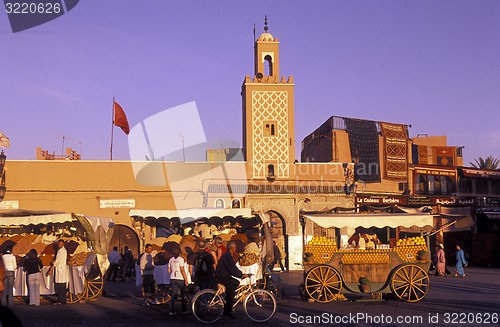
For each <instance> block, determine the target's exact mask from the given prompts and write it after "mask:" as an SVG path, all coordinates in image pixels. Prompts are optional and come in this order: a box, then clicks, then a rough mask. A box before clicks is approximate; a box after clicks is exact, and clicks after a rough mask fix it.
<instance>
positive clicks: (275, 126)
mask: <svg viewBox="0 0 500 327" xmlns="http://www.w3.org/2000/svg"><path fill="white" fill-rule="evenodd" d="M268 30H269V27H268V26H267V16H266V18H265V22H264V33H262V34H261V35H260V36H259V38H258V39H257V40H256V41H255V44H254V61H255V72H254V76H253V77H250V76H246V77H245V81H244V82H243V86H242V93H241V95H242V100H243V152H244V154H245V160H246V161H247V162H248V163H249V164H250V167H251V170H250V171H251V173H250V177H251V178H254V179H265V178H267V179H269V180H274V179H288V178H289V177H290V165H291V164H293V162H294V160H295V150H294V148H295V140H294V110H293V107H294V83H293V76H290V77H288V78H285V77H284V76H280V66H279V42H278V38H275V37H274V36H273V35H272V34H271V33H269V32H268Z"/></svg>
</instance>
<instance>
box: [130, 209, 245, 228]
mask: <svg viewBox="0 0 500 327" xmlns="http://www.w3.org/2000/svg"><path fill="white" fill-rule="evenodd" d="M129 215H130V217H132V218H134V219H148V218H149V219H161V218H163V219H179V220H180V222H181V224H182V225H183V224H188V223H190V222H194V221H197V220H201V219H205V218H207V219H210V218H226V217H230V218H254V215H252V209H251V208H189V209H178V210H138V209H131V210H130V212H129Z"/></svg>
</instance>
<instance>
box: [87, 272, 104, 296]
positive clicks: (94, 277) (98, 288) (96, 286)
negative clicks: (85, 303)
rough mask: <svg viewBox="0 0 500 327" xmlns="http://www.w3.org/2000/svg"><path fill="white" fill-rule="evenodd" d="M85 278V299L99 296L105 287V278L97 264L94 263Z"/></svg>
mask: <svg viewBox="0 0 500 327" xmlns="http://www.w3.org/2000/svg"><path fill="white" fill-rule="evenodd" d="M85 279H86V280H85V291H84V293H85V299H86V300H90V299H93V298H95V297H97V296H98V295H99V294H100V293H101V292H102V289H103V287H104V278H103V277H102V274H101V270H100V269H99V266H98V265H97V264H95V263H94V264H93V265H92V266H91V267H90V270H89V272H88V273H87V275H86V276H85Z"/></svg>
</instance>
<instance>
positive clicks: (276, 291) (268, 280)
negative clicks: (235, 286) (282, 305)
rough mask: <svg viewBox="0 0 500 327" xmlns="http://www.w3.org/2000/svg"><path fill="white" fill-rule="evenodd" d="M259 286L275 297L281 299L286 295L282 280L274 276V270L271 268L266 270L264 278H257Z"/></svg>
mask: <svg viewBox="0 0 500 327" xmlns="http://www.w3.org/2000/svg"><path fill="white" fill-rule="evenodd" d="M257 288H260V289H263V290H268V291H269V292H271V293H272V294H273V295H274V297H275V298H277V299H280V300H283V299H284V297H285V296H284V292H283V289H282V286H281V282H280V281H277V280H274V279H273V278H272V271H271V270H270V269H269V268H266V269H265V270H264V276H262V279H259V280H257Z"/></svg>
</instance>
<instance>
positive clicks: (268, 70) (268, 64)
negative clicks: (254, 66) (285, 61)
mask: <svg viewBox="0 0 500 327" xmlns="http://www.w3.org/2000/svg"><path fill="white" fill-rule="evenodd" d="M264 61H265V63H264V66H265V67H264V69H265V75H266V76H273V58H272V57H271V56H270V55H267V56H265V57H264Z"/></svg>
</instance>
